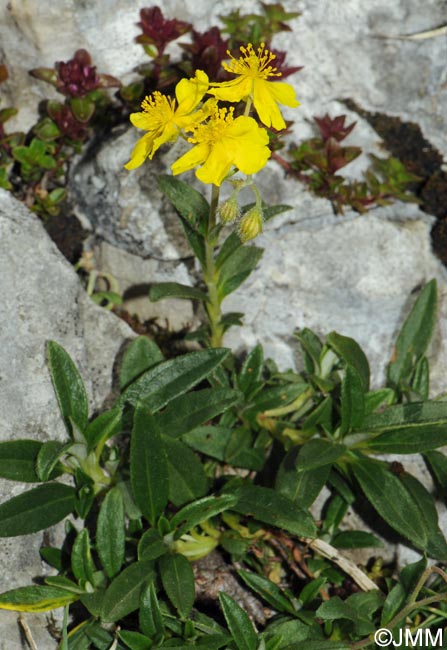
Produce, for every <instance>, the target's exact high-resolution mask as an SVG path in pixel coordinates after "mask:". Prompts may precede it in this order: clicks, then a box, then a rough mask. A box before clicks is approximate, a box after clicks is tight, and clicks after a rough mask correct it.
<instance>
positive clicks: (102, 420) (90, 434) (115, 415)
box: [84, 406, 123, 451]
mask: <svg viewBox="0 0 447 650" xmlns="http://www.w3.org/2000/svg"><path fill="white" fill-rule="evenodd" d="M122 420H123V409H122V408H121V407H120V406H116V407H115V408H113V409H111V410H110V411H104V413H100V415H98V417H96V418H95V419H94V420H92V422H90V424H89V425H88V427H87V429H86V430H85V434H84V436H85V439H86V441H87V446H88V450H89V451H93V450H94V449H96V448H97V447H102V445H104V443H105V442H107V440H110V438H113V436H116V435H117V434H118V433H120V431H121V429H122Z"/></svg>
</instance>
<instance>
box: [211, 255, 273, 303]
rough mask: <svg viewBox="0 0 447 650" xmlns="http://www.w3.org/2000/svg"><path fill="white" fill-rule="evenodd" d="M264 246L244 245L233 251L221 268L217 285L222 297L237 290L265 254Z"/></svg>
mask: <svg viewBox="0 0 447 650" xmlns="http://www.w3.org/2000/svg"><path fill="white" fill-rule="evenodd" d="M263 252H264V251H263V249H262V248H257V247H256V246H243V247H241V248H238V249H236V250H235V251H234V253H232V254H231V255H230V256H229V257H228V258H227V259H226V260H225V262H224V263H223V264H222V265H221V267H220V269H219V281H218V285H217V289H218V293H219V297H220V299H223V298H225V296H228V295H229V294H230V293H232V292H233V291H235V290H236V289H237V288H238V287H239V286H240V285H241V284H242V283H243V282H244V280H246V278H248V276H249V275H250V273H251V272H252V271H253V270H254V269H255V268H256V266H257V265H258V262H259V260H260V259H261V257H262V254H263Z"/></svg>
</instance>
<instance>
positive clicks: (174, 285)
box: [149, 282, 208, 302]
mask: <svg viewBox="0 0 447 650" xmlns="http://www.w3.org/2000/svg"><path fill="white" fill-rule="evenodd" d="M165 298H180V299H182V300H201V301H202V302H207V300H208V296H207V295H206V293H203V291H200V289H195V288H194V287H189V286H187V285H186V284H180V283H179V282H157V284H153V285H151V288H150V289H149V300H150V301H151V302H158V300H164V299H165Z"/></svg>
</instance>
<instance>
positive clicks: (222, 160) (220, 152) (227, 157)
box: [196, 140, 233, 187]
mask: <svg viewBox="0 0 447 650" xmlns="http://www.w3.org/2000/svg"><path fill="white" fill-rule="evenodd" d="M232 166H233V160H232V155H231V150H230V149H229V147H228V146H227V143H226V142H225V140H223V141H221V142H217V143H216V144H214V146H213V148H212V150H211V153H210V154H209V156H208V158H207V159H206V162H205V164H204V165H203V167H200V169H198V170H197V171H196V176H197V178H198V179H199V181H202V183H213V184H214V185H217V186H218V187H219V186H220V185H221V183H222V181H224V180H225V178H226V177H227V175H228V173H229V171H230V169H231V168H232Z"/></svg>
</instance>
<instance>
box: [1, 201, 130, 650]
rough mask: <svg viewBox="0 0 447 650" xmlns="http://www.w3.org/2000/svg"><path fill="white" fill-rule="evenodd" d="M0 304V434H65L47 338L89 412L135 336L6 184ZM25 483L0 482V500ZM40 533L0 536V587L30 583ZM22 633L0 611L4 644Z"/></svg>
mask: <svg viewBox="0 0 447 650" xmlns="http://www.w3.org/2000/svg"><path fill="white" fill-rule="evenodd" d="M0 304H1V305H2V306H3V309H2V317H1V330H2V346H1V348H0V413H1V424H0V440H2V441H3V440H14V439H19V438H33V439H38V440H41V441H46V440H61V439H64V438H65V433H64V425H63V422H62V420H61V417H60V415H59V408H58V404H57V401H56V397H55V394H54V391H53V387H52V384H51V379H50V375H49V372H48V368H47V365H46V358H45V343H46V341H48V340H49V339H53V340H56V341H57V342H58V343H60V344H61V345H62V346H63V347H64V348H65V349H66V350H67V351H68V352H69V354H70V355H71V356H72V358H73V360H74V361H75V363H76V364H77V365H78V367H79V369H80V372H81V374H82V376H83V378H84V381H85V383H86V387H87V391H88V394H89V398H90V407H91V412H93V411H94V410H96V409H100V408H101V407H102V405H103V403H104V402H105V400H106V399H107V398H108V396H109V395H110V392H111V390H112V383H113V382H112V375H113V373H112V370H113V364H114V362H115V359H116V356H117V354H118V353H119V351H120V348H121V347H122V345H123V344H124V342H125V341H126V340H128V339H131V338H132V337H133V336H134V334H133V332H132V331H131V330H130V329H129V328H128V327H127V325H125V323H123V322H122V321H121V320H119V319H118V318H117V317H116V316H114V315H112V314H110V313H108V312H106V311H105V310H104V309H102V308H100V307H97V306H96V305H94V304H93V302H92V301H91V300H90V298H89V297H88V296H87V295H86V293H85V291H84V289H83V288H82V286H81V284H80V282H79V279H78V277H77V275H76V273H75V272H74V270H73V268H72V267H71V265H70V264H69V263H68V262H67V261H66V260H65V259H64V258H63V257H62V255H61V254H60V253H59V251H58V250H57V249H56V247H55V246H54V244H53V243H52V242H51V241H50V239H49V238H48V236H47V234H46V232H45V230H44V228H43V226H42V224H41V223H40V222H39V220H38V219H37V218H36V217H35V216H34V215H33V214H31V213H30V212H29V211H28V210H27V209H26V208H25V207H24V206H23V205H22V203H20V202H18V201H16V200H15V199H14V198H13V197H12V196H11V194H10V193H9V192H5V191H4V190H0ZM29 487H30V486H29V484H28V485H23V484H19V483H14V482H11V481H5V480H1V481H0V502H3V501H5V500H7V499H9V498H10V497H12V496H15V495H17V494H19V493H21V492H23V491H24V489H29ZM59 534H60V531H59V529H58V527H53V528H52V529H50V530H49V531H48V532H47V533H45V535H46V537H45V543H46V544H50V545H51V544H54V541H55V539H57V536H58V535H59ZM43 535H44V533H36V534H34V535H28V536H26V537H19V538H9V539H0V576H1V579H0V592H3V591H7V590H8V589H12V588H15V587H18V586H24V585H27V584H29V583H30V580H31V579H32V577H33V576H38V575H41V574H42V572H43V571H45V566H46V565H44V563H43V562H42V561H41V560H40V556H39V548H40V546H41V545H42V540H43ZM25 619H26V621H27V622H28V625H29V626H30V628H31V630H32V634H33V637H34V640H35V641H36V643H37V647H38V648H39V650H50V649H51V648H53V647H55V642H54V641H53V640H52V639H51V638H50V637H49V636H48V633H47V631H46V629H45V627H44V626H45V624H46V621H45V617H44V616H28V615H25ZM22 637H23V635H20V634H19V627H18V623H17V615H16V614H15V613H14V612H1V611H0V648H1V650H21V649H22V648H25V647H28V646H24V645H23V644H22V641H21V638H22ZM2 643H3V646H2Z"/></svg>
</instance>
